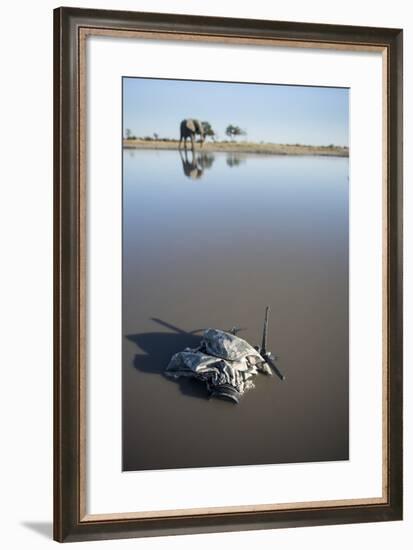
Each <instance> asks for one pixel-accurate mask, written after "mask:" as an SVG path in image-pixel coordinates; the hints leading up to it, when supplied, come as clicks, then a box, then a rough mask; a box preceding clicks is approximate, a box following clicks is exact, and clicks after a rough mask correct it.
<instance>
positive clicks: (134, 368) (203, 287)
mask: <svg viewBox="0 0 413 550" xmlns="http://www.w3.org/2000/svg"><path fill="white" fill-rule="evenodd" d="M123 209H124V210H123V335H124V336H123V468H124V470H140V469H162V468H179V467H197V466H198V467H199V466H225V465H244V464H263V463H281V462H307V461H324V460H345V459H347V458H348V159H347V158H333V157H310V156H308V157H304V156H303V157H295V156H272V155H271V156H270V155H268V156H267V155H234V154H227V153H214V154H211V153H208V154H207V155H204V156H203V157H202V156H199V154H198V155H196V156H195V158H194V159H193V158H192V155H191V153H189V154H188V155H187V158H185V155H180V154H179V152H178V151H167V150H166V151H151V150H125V151H124V178H123ZM266 305H270V306H271V314H270V326H269V347H270V349H271V350H272V351H273V352H274V353H275V354H276V355H277V356H278V357H279V360H278V365H279V368H280V369H281V370H282V371H283V372H284V374H285V375H286V380H285V381H284V382H281V381H280V380H279V379H278V378H276V377H275V376H274V377H266V376H264V375H258V376H257V377H256V378H255V379H254V381H255V384H256V388H255V389H254V390H252V391H250V392H248V393H247V394H246V395H245V396H244V399H243V401H242V402H241V403H240V404H239V405H235V404H232V403H231V402H227V401H223V400H219V399H208V396H207V393H206V390H205V388H204V386H203V385H202V384H200V383H199V382H197V381H193V380H183V381H182V382H174V381H172V380H170V379H168V378H166V377H164V376H163V374H162V373H163V371H164V369H165V367H166V365H167V364H168V361H169V359H170V357H171V355H172V354H173V353H175V352H177V351H181V350H183V349H184V348H185V347H187V346H196V345H197V343H198V342H199V338H200V332H198V330H199V329H202V328H205V327H216V328H223V329H230V328H231V327H232V326H234V325H239V326H240V327H242V329H243V330H242V331H241V332H240V333H239V336H241V337H243V338H245V339H246V340H248V341H249V342H250V343H251V344H253V345H255V344H257V343H259V342H260V340H261V333H262V324H263V318H264V310H265V306H266Z"/></svg>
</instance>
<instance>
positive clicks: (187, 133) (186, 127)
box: [179, 118, 205, 151]
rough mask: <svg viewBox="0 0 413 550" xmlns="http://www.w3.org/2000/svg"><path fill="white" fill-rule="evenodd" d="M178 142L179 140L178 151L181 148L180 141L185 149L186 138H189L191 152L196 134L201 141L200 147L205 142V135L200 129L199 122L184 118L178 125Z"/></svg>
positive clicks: (201, 128)
mask: <svg viewBox="0 0 413 550" xmlns="http://www.w3.org/2000/svg"><path fill="white" fill-rule="evenodd" d="M180 131H181V135H180V140H179V149H180V148H181V145H182V141H183V142H184V147H185V149H186V140H187V138H190V140H191V144H192V151H193V150H194V146H195V135H196V134H198V135H199V136H200V141H201V147H202V144H203V142H204V141H205V134H204V129H203V127H202V124H201V122H199V120H196V119H194V118H185V119H184V120H183V121H182V122H181V125H180Z"/></svg>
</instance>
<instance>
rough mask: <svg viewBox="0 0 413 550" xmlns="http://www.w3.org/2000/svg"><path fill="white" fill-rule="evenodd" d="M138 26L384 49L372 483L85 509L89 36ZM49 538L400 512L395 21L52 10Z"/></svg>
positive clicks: (160, 34)
mask: <svg viewBox="0 0 413 550" xmlns="http://www.w3.org/2000/svg"><path fill="white" fill-rule="evenodd" d="M91 35H102V36H122V37H134V36H140V37H142V36H145V37H148V38H151V37H155V38H157V39H159V40H162V38H168V39H178V40H188V41H212V42H214V43H236V44H255V45H259V46H260V45H282V46H287V47H305V48H322V49H333V50H354V51H376V52H380V54H381V55H382V59H383V73H384V75H385V78H384V81H383V102H384V104H383V109H384V110H383V114H384V117H383V119H384V129H383V136H384V138H383V151H384V154H383V167H384V170H383V172H384V184H383V200H384V218H385V219H384V226H385V238H384V239H383V241H384V247H383V248H384V249H383V261H384V265H383V274H384V289H383V292H384V300H383V302H384V319H385V323H384V327H383V350H384V353H383V355H384V361H383V363H384V364H383V400H384V401H383V494H382V497H381V498H378V499H364V500H363V499H354V500H348V501H346V502H341V501H336V502H335V501H330V502H324V503H320V502H309V503H294V504H292V505H289V506H282V505H257V506H255V507H248V506H246V507H238V508H232V509H227V510H225V509H224V510H221V511H217V510H212V511H211V510H205V512H204V513H203V512H202V511H199V510H198V511H195V512H194V511H191V510H189V511H188V512H187V513H173V514H169V515H168V514H167V513H166V514H157V513H150V512H146V513H144V514H140V515H139V514H133V513H123V511H122V510H119V511H118V513H117V514H108V515H106V516H105V515H100V516H94V515H89V514H88V513H87V506H86V495H85V491H86V485H87V473H86V469H85V441H86V437H87V433H86V427H85V414H86V397H85V396H86V389H85V388H86V385H87V377H86V357H85V339H86V338H87V334H86V332H85V292H86V283H85V277H86V275H85V265H86V263H87V249H86V247H85V238H84V234H85V231H86V219H85V216H86V208H85V185H86V183H85V182H86V164H87V158H86V155H85V119H86V113H85V109H86V104H85V99H84V95H85V90H84V71H85V50H84V43H85V40H86V38H87V37H88V36H91ZM54 304H55V305H54V538H55V540H57V541H60V542H64V541H81V540H96V539H111V538H123V537H142V536H161V535H171V534H187V533H208V532H216V531H232V530H251V529H273V528H280V527H298V526H311V525H331V524H340V523H354V522H375V521H390V520H399V519H401V518H402V309H403V308H402V31H401V30H400V29H387V28H367V27H351V26H337V25H321V24H312V23H311V24H309V23H296V22H294V23H292V22H280V21H264V20H248V19H225V18H215V17H198V16H189V15H175V14H174V15H172V14H157V13H135V12H122V11H105V10H92V9H77V8H58V9H56V10H55V12H54Z"/></svg>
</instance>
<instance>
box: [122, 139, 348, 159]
mask: <svg viewBox="0 0 413 550" xmlns="http://www.w3.org/2000/svg"><path fill="white" fill-rule="evenodd" d="M123 146H124V148H126V149H178V141H160V140H158V141H157V140H151V141H149V140H143V139H125V140H123ZM188 150H189V151H190V148H189V147H188ZM195 150H196V151H198V152H204V153H208V152H211V153H213V152H227V153H253V154H267V155H325V156H333V157H348V156H349V150H348V148H347V147H336V146H313V145H298V144H295V145H288V144H277V143H252V142H215V143H213V142H206V143H204V145H203V146H202V148H201V147H200V145H199V143H197V144H196V147H195Z"/></svg>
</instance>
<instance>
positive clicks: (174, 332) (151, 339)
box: [126, 317, 209, 399]
mask: <svg viewBox="0 0 413 550" xmlns="http://www.w3.org/2000/svg"><path fill="white" fill-rule="evenodd" d="M152 321H154V322H155V323H158V324H159V325H162V326H164V327H166V328H168V329H169V330H170V331H171V332H143V333H138V334H129V335H127V336H126V338H127V339H128V340H129V341H130V342H133V343H134V344H136V345H137V346H138V347H139V348H140V349H141V350H142V351H143V352H144V353H137V354H136V355H135V357H134V359H133V366H134V368H135V369H137V370H138V371H141V372H144V373H149V374H156V375H159V376H165V368H166V366H167V365H168V363H169V361H170V359H171V357H172V355H174V353H177V352H178V351H183V350H184V349H185V348H187V347H189V348H196V347H197V346H199V344H200V342H201V335H200V334H198V333H200V332H201V331H202V330H203V329H197V330H193V331H191V332H186V331H184V330H182V329H180V328H178V327H175V326H174V325H171V324H169V323H167V322H166V321H162V320H161V319H158V318H155V317H153V318H152ZM165 378H166V379H167V380H169V381H170V382H176V383H177V384H178V385H179V389H180V391H181V393H183V394H184V395H187V396H190V397H197V398H201V399H209V394H208V391H207V389H206V386H205V384H203V383H202V382H200V381H199V380H195V379H193V378H184V377H181V378H178V379H174V378H169V377H167V376H165Z"/></svg>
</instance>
